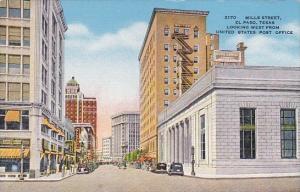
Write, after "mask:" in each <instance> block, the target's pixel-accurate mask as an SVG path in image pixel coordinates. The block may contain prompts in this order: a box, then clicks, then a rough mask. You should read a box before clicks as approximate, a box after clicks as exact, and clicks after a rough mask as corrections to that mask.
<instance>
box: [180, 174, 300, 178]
mask: <svg viewBox="0 0 300 192" xmlns="http://www.w3.org/2000/svg"><path fill="white" fill-rule="evenodd" d="M184 176H185V177H192V178H200V179H257V178H281V177H300V173H270V174H236V175H213V174H196V175H195V176H192V175H191V173H185V175H184Z"/></svg>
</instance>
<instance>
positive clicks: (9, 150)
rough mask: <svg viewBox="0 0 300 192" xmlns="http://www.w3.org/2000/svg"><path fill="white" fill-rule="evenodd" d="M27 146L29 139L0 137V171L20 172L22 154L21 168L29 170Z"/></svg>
mask: <svg viewBox="0 0 300 192" xmlns="http://www.w3.org/2000/svg"><path fill="white" fill-rule="evenodd" d="M22 145H23V150H22ZM29 147H30V139H10V138H0V172H20V170H21V157H22V156H23V170H24V172H29V168H30V167H29V161H30V150H29ZM22 154H23V155H22Z"/></svg>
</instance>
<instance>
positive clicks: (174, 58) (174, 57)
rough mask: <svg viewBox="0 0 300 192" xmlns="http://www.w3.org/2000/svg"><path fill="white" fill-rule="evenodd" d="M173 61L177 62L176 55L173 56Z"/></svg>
mask: <svg viewBox="0 0 300 192" xmlns="http://www.w3.org/2000/svg"><path fill="white" fill-rule="evenodd" d="M173 62H175V63H176V62H177V56H176V55H174V56H173Z"/></svg>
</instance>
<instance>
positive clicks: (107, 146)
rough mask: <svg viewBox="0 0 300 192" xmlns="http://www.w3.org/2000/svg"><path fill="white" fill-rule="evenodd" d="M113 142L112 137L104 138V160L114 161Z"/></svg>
mask: <svg viewBox="0 0 300 192" xmlns="http://www.w3.org/2000/svg"><path fill="white" fill-rule="evenodd" d="M111 156H112V140H111V137H104V138H102V160H103V161H104V162H109V161H111V160H112V157H111Z"/></svg>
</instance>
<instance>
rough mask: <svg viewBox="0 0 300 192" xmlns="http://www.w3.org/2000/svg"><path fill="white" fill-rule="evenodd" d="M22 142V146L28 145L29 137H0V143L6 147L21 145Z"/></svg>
mask: <svg viewBox="0 0 300 192" xmlns="http://www.w3.org/2000/svg"><path fill="white" fill-rule="evenodd" d="M22 143H23V146H24V147H30V139H9V138H2V139H0V145H1V146H6V147H11V146H13V147H16V146H21V144H22Z"/></svg>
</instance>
